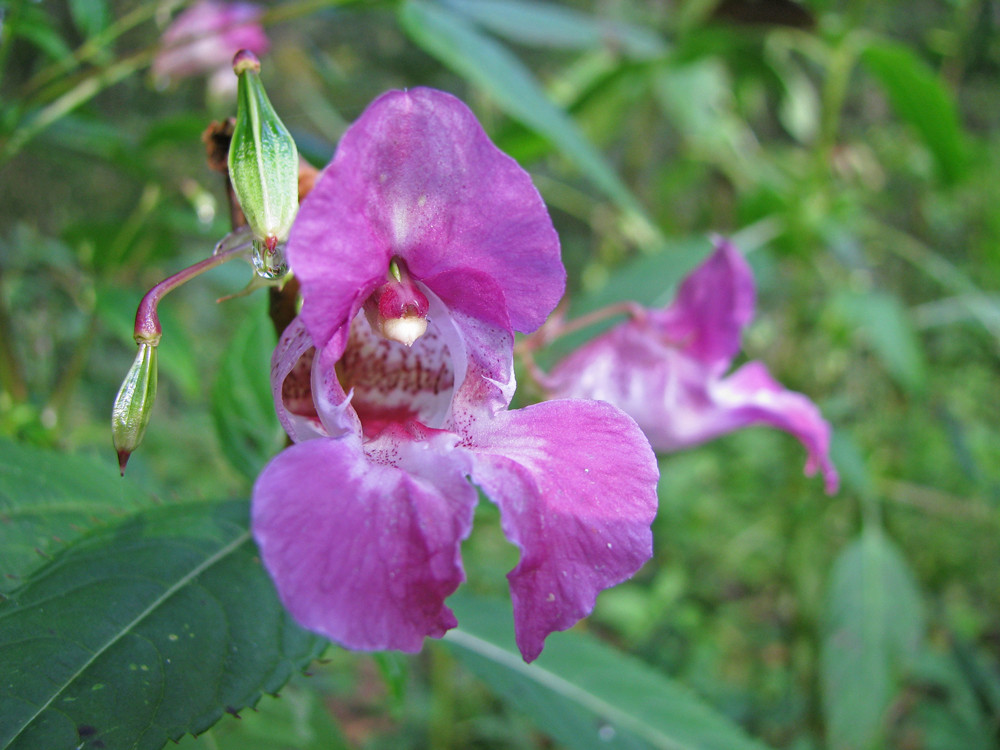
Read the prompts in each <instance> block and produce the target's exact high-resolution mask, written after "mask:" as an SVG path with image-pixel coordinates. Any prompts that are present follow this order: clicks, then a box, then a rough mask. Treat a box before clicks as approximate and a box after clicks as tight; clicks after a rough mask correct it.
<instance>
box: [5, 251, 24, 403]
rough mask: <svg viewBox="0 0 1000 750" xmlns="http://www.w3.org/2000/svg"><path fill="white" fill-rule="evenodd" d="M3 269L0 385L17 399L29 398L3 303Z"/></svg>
mask: <svg viewBox="0 0 1000 750" xmlns="http://www.w3.org/2000/svg"><path fill="white" fill-rule="evenodd" d="M2 292H3V269H2V268H0V331H2V332H3V333H2V335H0V385H2V386H3V388H4V390H6V391H7V393H9V394H10V395H11V398H13V399H14V400H15V401H26V400H27V399H28V386H27V384H26V383H25V382H24V375H23V374H22V372H21V364H20V363H19V362H18V361H17V354H16V353H15V352H14V346H13V343H12V342H13V339H14V337H13V335H12V334H13V329H12V326H11V322H10V318H8V317H7V307H6V306H5V305H4V304H3V294H2Z"/></svg>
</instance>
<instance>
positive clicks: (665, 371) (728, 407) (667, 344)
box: [545, 243, 838, 493]
mask: <svg viewBox="0 0 1000 750" xmlns="http://www.w3.org/2000/svg"><path fill="white" fill-rule="evenodd" d="M753 300H754V286H753V277H752V275H751V273H750V269H749V267H748V266H747V265H746V262H745V261H744V260H743V259H742V257H740V255H739V253H738V252H737V251H736V250H735V249H734V248H733V247H732V246H731V245H729V244H728V243H722V244H721V245H720V247H719V250H717V251H716V252H715V253H714V254H713V255H712V256H711V257H710V258H709V259H708V260H707V261H705V263H703V264H702V265H701V266H700V267H699V268H697V269H696V270H695V271H694V272H693V273H692V274H691V275H690V276H689V277H688V278H687V279H685V281H684V282H683V283H682V284H681V287H680V289H679V291H678V297H677V300H676V301H675V302H674V303H672V304H671V305H670V306H669V307H667V308H665V309H663V310H649V311H647V312H646V314H645V315H643V316H640V317H638V318H633V319H630V320H627V321H625V322H624V323H621V324H619V325H617V326H615V327H614V328H612V329H611V330H610V331H608V332H607V333H605V334H603V335H601V336H598V337H597V338H595V339H594V340H593V341H591V342H590V343H588V344H586V345H584V346H582V347H581V348H580V349H578V350H577V351H575V352H574V353H573V354H571V355H570V356H568V357H566V358H565V359H564V360H562V361H561V362H559V363H558V364H557V365H556V366H555V368H553V370H552V372H551V374H550V375H549V376H548V377H547V378H546V381H545V386H546V388H548V390H549V391H550V393H551V395H552V396H553V397H555V398H567V397H568V398H593V399H599V400H601V401H607V402H608V403H610V404H614V405H615V406H617V407H619V408H620V409H622V410H623V411H625V412H626V413H627V414H629V415H630V416H632V417H633V418H634V419H635V420H636V422H637V423H638V424H639V427H640V428H641V429H642V431H643V432H644V433H645V434H646V436H647V437H648V438H649V442H650V443H651V444H652V446H653V448H654V450H657V451H676V450H681V449H683V448H688V447H691V446H694V445H698V444H700V443H703V442H705V441H707V440H711V439H712V438H715V437H718V436H720V435H723V434H725V433H727V432H732V431H733V430H737V429H740V428H742V427H747V426H749V425H753V424H767V425H770V426H772V427H776V428H778V429H780V430H785V431H786V432H789V433H791V434H792V435H794V436H795V437H796V438H798V440H799V441H800V442H801V443H802V444H803V445H804V446H805V447H806V450H807V451H808V454H809V459H808V462H807V464H806V472H807V473H809V474H812V473H813V472H814V471H815V470H816V469H817V468H819V469H821V470H822V472H823V476H824V479H825V483H826V490H827V492H830V493H833V492H835V491H836V489H837V485H838V478H837V472H836V470H835V469H834V467H833V465H832V463H831V461H830V457H829V446H830V426H829V424H827V422H826V421H825V420H824V419H823V417H822V415H821V414H820V412H819V409H817V408H816V406H815V405H814V404H813V403H812V402H811V401H810V400H809V399H808V398H807V397H805V396H803V395H802V394H800V393H795V392H793V391H789V390H786V389H785V388H784V387H782V386H781V384H779V383H778V382H777V381H775V380H774V379H773V378H772V377H771V376H770V374H768V372H767V369H766V368H765V367H764V365H762V364H760V363H757V362H751V363H749V364H747V365H745V366H744V367H742V368H741V369H739V370H737V371H736V372H735V373H733V374H732V375H730V376H729V377H728V378H723V375H724V374H725V371H726V370H727V369H728V367H729V364H730V362H731V360H732V358H733V357H734V356H735V355H736V353H737V352H738V351H739V348H740V343H739V342H740V332H741V329H742V328H743V327H744V326H745V325H747V324H748V323H749V322H750V319H751V317H752V315H753Z"/></svg>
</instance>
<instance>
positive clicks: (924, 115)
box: [862, 39, 968, 183]
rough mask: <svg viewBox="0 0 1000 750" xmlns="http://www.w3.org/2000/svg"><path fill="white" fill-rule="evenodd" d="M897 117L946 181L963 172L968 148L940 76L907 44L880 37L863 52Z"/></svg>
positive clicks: (865, 61)
mask: <svg viewBox="0 0 1000 750" xmlns="http://www.w3.org/2000/svg"><path fill="white" fill-rule="evenodd" d="M862 60H863V61H864V63H865V65H866V66H867V67H868V70H869V71H870V72H871V73H872V75H873V76H875V78H876V79H878V81H879V83H881V84H882V87H883V88H884V89H885V92H886V94H887V95H888V97H889V101H890V102H892V106H893V108H894V109H895V110H896V113H897V114H898V115H899V117H900V118H902V119H903V120H905V121H906V122H908V123H910V124H911V125H912V126H913V127H914V128H916V129H917V132H919V133H920V136H921V138H923V141H924V144H925V145H926V146H927V148H928V149H929V150H930V151H931V153H932V154H934V159H935V161H936V162H937V167H938V172H939V173H940V175H941V177H942V178H943V179H944V180H945V181H946V182H949V183H953V182H957V181H958V180H960V179H961V178H962V177H963V176H964V175H965V173H966V170H967V167H968V150H967V148H966V143H965V137H964V134H963V132H962V127H961V124H960V122H959V119H958V112H957V109H956V107H955V101H954V99H953V98H952V96H951V95H950V94H949V92H948V91H947V90H946V89H945V88H944V86H943V85H942V83H941V81H940V79H939V78H938V77H937V76H936V75H935V74H934V72H933V71H932V70H931V69H930V68H929V67H928V66H927V64H926V63H924V62H923V60H921V59H920V58H919V57H918V56H917V55H916V53H914V52H913V50H911V49H910V48H909V47H906V46H904V45H901V44H895V43H893V42H890V41H887V40H884V39H880V40H878V41H877V42H873V43H872V44H871V45H870V46H869V47H868V48H867V49H866V50H865V51H864V53H863V54H862Z"/></svg>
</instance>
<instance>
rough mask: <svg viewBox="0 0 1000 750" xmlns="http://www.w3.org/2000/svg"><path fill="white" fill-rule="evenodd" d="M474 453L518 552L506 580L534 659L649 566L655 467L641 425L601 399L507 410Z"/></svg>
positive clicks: (525, 649) (485, 430) (525, 648)
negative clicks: (605, 595)
mask: <svg viewBox="0 0 1000 750" xmlns="http://www.w3.org/2000/svg"><path fill="white" fill-rule="evenodd" d="M471 448H472V450H473V451H475V453H476V457H475V468H474V470H473V475H472V478H473V481H475V482H476V483H477V484H478V485H479V486H480V487H482V488H483V490H484V491H485V492H486V494H487V496H489V497H490V499H492V500H493V501H494V502H495V503H497V504H498V505H499V506H500V512H501V518H502V523H503V528H504V533H505V534H506V535H507V537H508V538H509V539H510V540H511V541H512V542H514V543H515V544H516V545H517V546H518V547H519V548H520V549H521V560H520V562H519V563H518V565H517V567H516V568H514V570H512V571H511V572H510V573H509V574H508V576H507V577H508V579H509V581H510V590H511V598H512V600H513V603H514V623H515V629H516V633H517V643H518V647H519V648H520V649H521V653H522V655H523V656H524V658H525V660H527V661H532V660H533V659H535V658H536V657H537V656H538V654H539V653H540V652H541V650H542V646H543V644H544V641H545V638H546V636H548V634H549V633H551V632H553V631H556V630H565V629H566V628H569V627H571V626H572V625H573V624H575V623H576V622H577V621H578V620H579V619H580V618H582V617H585V616H586V615H587V614H589V613H590V612H591V610H592V609H593V607H594V601H595V599H596V597H597V594H598V593H600V592H601V591H602V590H604V589H606V588H608V587H610V586H613V585H615V584H617V583H620V582H622V581H624V580H625V579H627V578H629V577H631V576H632V575H633V574H634V573H635V572H636V571H637V570H638V569H639V568H640V567H642V565H643V564H644V563H645V562H646V560H648V559H649V557H650V555H651V554H652V533H651V531H650V524H651V523H652V521H653V518H654V516H655V515H656V503H657V496H656V483H657V480H658V479H659V472H658V470H657V466H656V460H655V458H654V456H653V453H652V450H650V447H649V444H648V443H647V441H646V439H645V437H643V435H642V433H641V432H640V431H639V429H638V427H637V426H636V424H635V422H633V421H632V420H631V419H630V418H629V417H628V416H626V415H625V414H624V413H622V412H621V411H619V410H618V409H616V408H614V407H612V406H610V405H608V404H605V403H600V402H596V401H577V400H563V401H549V402H545V403H541V404H536V405H535V406H529V407H527V408H525V409H519V410H516V411H510V412H501V413H499V414H497V415H496V416H495V417H494V419H493V420H492V421H491V422H490V423H489V424H488V425H485V426H481V431H480V432H479V434H478V435H477V436H476V438H475V441H474V445H472V446H471Z"/></svg>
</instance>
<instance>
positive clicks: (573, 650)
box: [445, 594, 764, 750]
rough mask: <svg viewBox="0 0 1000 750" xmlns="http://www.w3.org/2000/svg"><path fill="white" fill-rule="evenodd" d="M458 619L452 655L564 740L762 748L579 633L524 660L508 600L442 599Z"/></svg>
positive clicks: (594, 744) (451, 636) (679, 690)
mask: <svg viewBox="0 0 1000 750" xmlns="http://www.w3.org/2000/svg"><path fill="white" fill-rule="evenodd" d="M448 603H449V604H450V605H452V606H453V607H454V609H455V612H456V614H457V616H458V620H459V623H460V626H459V628H458V629H456V630H452V631H450V632H449V633H448V635H446V636H445V643H446V644H448V646H449V647H450V648H451V650H452V651H453V652H454V654H455V656H456V657H457V658H458V659H459V660H460V661H461V662H462V663H463V664H465V665H466V666H467V667H468V668H469V669H470V670H472V671H473V672H474V673H475V674H476V675H478V676H479V677H480V678H481V679H482V680H483V681H485V682H486V683H487V684H488V685H489V686H490V687H492V688H493V689H494V690H496V691H497V692H498V693H499V694H500V695H501V696H503V697H504V698H505V699H506V700H508V701H510V702H511V704H512V705H514V706H515V707H516V708H517V709H518V710H520V711H523V712H524V713H525V714H526V715H528V716H530V717H531V718H533V719H534V720H535V721H536V722H537V723H538V726H539V727H540V728H541V729H542V730H544V731H545V732H547V733H548V734H550V735H552V737H553V738H555V739H556V741H558V742H561V743H563V744H564V745H566V746H567V747H570V748H574V749H578V748H594V750H597V749H598V748H662V749H663V750H668V749H669V750H762V748H763V747H764V746H763V745H761V744H760V743H758V742H757V741H755V740H752V739H750V738H749V737H747V736H746V735H745V734H743V732H742V730H741V729H740V728H739V727H737V726H736V725H734V724H733V723H731V722H730V721H729V720H728V719H726V718H725V717H724V716H722V715H721V714H718V713H716V712H715V711H714V710H712V709H711V708H709V707H708V706H706V705H705V704H703V703H702V702H701V701H700V700H699V699H698V698H696V697H695V696H694V695H693V694H691V693H690V692H688V690H687V689H685V688H684V687H683V686H681V685H679V684H677V683H675V682H673V681H672V680H670V679H669V678H667V677H666V676H664V675H663V674H660V673H659V672H656V671H654V670H653V669H651V668H649V667H648V666H646V665H645V664H643V663H641V662H639V661H638V660H636V659H634V658H632V657H631V656H627V655H625V654H622V653H620V652H617V651H615V650H613V649H611V648H610V647H608V646H606V645H604V644H602V643H601V642H599V641H597V640H596V639H594V638H592V637H589V636H587V635H585V634H582V633H559V634H555V635H553V636H552V637H550V638H549V639H548V641H547V642H546V644H545V650H544V651H543V652H542V655H541V656H540V657H539V658H538V659H537V660H536V661H535V662H534V663H532V664H525V663H524V661H523V660H522V659H521V655H520V653H519V652H518V650H517V647H516V646H515V645H514V626H513V623H512V621H511V617H510V612H509V610H508V608H507V607H506V606H505V605H503V604H501V603H499V602H496V601H492V600H483V599H477V598H473V597H470V596H468V595H464V594H462V595H458V596H454V597H452V598H451V599H449V600H448Z"/></svg>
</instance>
